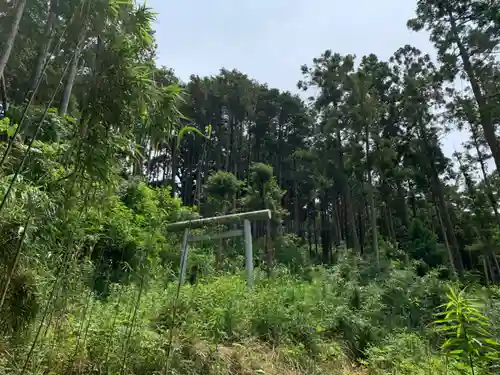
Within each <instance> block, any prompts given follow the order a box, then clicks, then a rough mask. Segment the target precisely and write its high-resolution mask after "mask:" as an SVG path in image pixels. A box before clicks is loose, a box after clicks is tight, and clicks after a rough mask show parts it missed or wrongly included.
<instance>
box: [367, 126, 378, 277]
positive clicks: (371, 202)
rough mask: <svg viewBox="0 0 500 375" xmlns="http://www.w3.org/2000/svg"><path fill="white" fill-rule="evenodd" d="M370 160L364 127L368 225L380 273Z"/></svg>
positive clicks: (368, 139) (368, 138)
mask: <svg viewBox="0 0 500 375" xmlns="http://www.w3.org/2000/svg"><path fill="white" fill-rule="evenodd" d="M369 158H370V133H369V128H368V125H366V164H367V171H366V172H367V174H368V204H369V206H370V225H371V229H372V250H373V251H374V252H375V257H376V261H377V269H378V270H379V271H380V250H379V248H378V229H377V212H376V210H375V199H374V197H373V195H374V194H373V181H372V168H371V162H370V160H369Z"/></svg>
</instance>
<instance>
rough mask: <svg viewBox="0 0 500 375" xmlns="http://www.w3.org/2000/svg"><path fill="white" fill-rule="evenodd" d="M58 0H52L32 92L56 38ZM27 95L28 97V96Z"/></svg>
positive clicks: (34, 72)
mask: <svg viewBox="0 0 500 375" xmlns="http://www.w3.org/2000/svg"><path fill="white" fill-rule="evenodd" d="M57 3H58V0H51V1H50V10H49V15H48V17H47V23H46V24H45V31H44V33H43V40H42V44H41V46H40V50H39V51H38V56H37V59H36V62H35V69H34V70H33V74H32V77H31V84H30V89H29V92H28V95H29V93H32V92H34V91H35V90H36V88H37V86H38V81H39V79H40V78H41V76H42V73H43V68H44V66H45V63H46V62H47V58H48V55H49V52H50V47H51V45H52V41H53V40H54V32H53V31H54V26H55V24H56V20H57V13H56V12H57V5H58V4H57ZM28 95H27V97H28Z"/></svg>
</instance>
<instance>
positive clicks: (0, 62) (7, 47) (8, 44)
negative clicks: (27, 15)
mask: <svg viewBox="0 0 500 375" xmlns="http://www.w3.org/2000/svg"><path fill="white" fill-rule="evenodd" d="M25 7H26V0H19V1H18V3H17V8H16V11H15V14H14V21H13V22H12V26H11V28H10V32H9V35H7V37H6V38H5V39H4V40H5V44H4V47H3V51H2V55H1V56H0V77H3V75H4V72H5V67H6V66H7V63H8V62H9V57H10V53H11V52H12V48H13V47H14V41H15V40H16V36H17V32H18V31H19V23H20V22H21V18H22V17H23V13H24V8H25Z"/></svg>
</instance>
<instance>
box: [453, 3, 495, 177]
mask: <svg viewBox="0 0 500 375" xmlns="http://www.w3.org/2000/svg"><path fill="white" fill-rule="evenodd" d="M448 16H449V17H450V24H451V30H452V33H453V36H454V37H455V43H457V46H458V51H459V53H460V58H461V59H462V63H463V65H464V70H465V73H466V74H467V76H468V77H469V81H470V84H471V88H472V92H473V93H474V97H475V99H476V102H477V105H478V107H479V116H480V118H481V125H482V126H483V130H484V137H485V139H486V142H488V145H489V146H490V149H491V154H492V156H493V159H494V160H495V165H496V169H497V173H498V174H499V175H500V142H499V141H498V138H497V136H496V134H495V126H494V124H493V120H492V116H491V109H490V108H488V103H487V101H486V97H485V96H484V94H483V92H482V90H481V86H480V85H479V81H478V79H477V77H476V74H475V72H474V67H473V66H472V63H471V61H470V55H469V53H468V52H467V49H466V48H465V45H464V44H463V42H462V40H460V36H459V33H458V27H457V23H456V19H455V16H454V15H453V13H452V11H451V10H448Z"/></svg>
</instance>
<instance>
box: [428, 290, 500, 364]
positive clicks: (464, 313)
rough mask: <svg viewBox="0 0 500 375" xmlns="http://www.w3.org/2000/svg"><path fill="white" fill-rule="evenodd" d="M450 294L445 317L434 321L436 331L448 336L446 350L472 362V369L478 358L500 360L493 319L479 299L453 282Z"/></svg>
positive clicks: (444, 345) (480, 359) (444, 347)
mask: <svg viewBox="0 0 500 375" xmlns="http://www.w3.org/2000/svg"><path fill="white" fill-rule="evenodd" d="M446 296H447V297H448V303H446V304H445V305H442V308H444V311H443V312H441V313H440V315H441V316H442V318H441V319H438V320H436V321H434V324H436V325H437V327H436V328H435V330H436V332H438V333H443V334H444V336H445V337H446V341H445V342H444V343H443V344H442V346H441V347H442V349H443V350H444V351H445V353H446V354H447V355H449V356H451V357H454V358H457V359H460V360H463V361H464V362H465V363H468V364H469V366H470V368H471V371H472V373H474V368H475V367H476V366H477V363H476V362H477V361H494V360H498V358H499V355H500V344H499V343H498V342H497V341H496V340H495V339H494V336H492V335H491V333H490V329H489V320H488V318H487V317H486V316H485V315H483V314H482V313H481V311H480V305H479V303H478V302H477V301H474V300H473V299H471V298H469V297H468V296H467V295H466V289H462V290H459V289H458V288H456V287H451V286H450V287H449V291H448V293H447V294H446Z"/></svg>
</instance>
